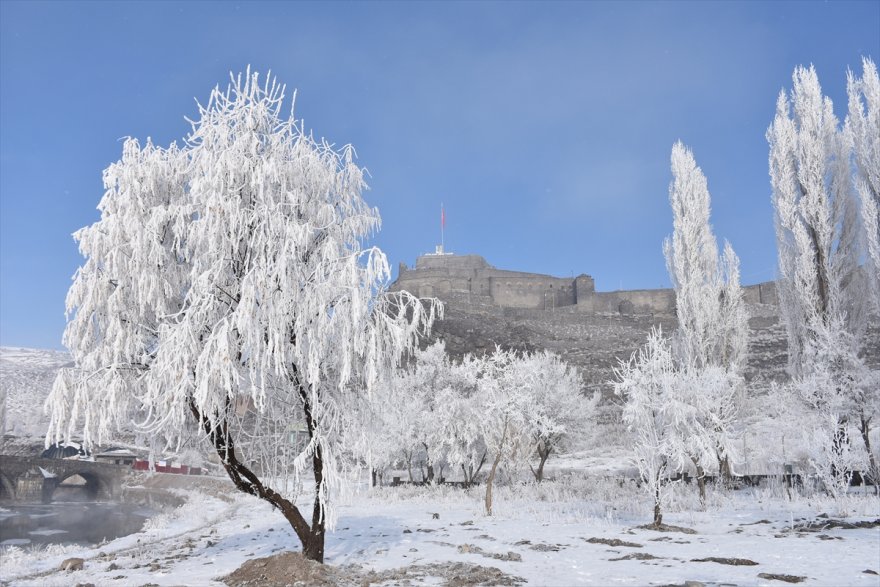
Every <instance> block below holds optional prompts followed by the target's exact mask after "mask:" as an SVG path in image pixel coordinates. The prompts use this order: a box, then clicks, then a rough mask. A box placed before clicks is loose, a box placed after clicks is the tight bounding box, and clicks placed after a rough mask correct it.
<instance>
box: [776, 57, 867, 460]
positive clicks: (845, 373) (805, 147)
mask: <svg viewBox="0 0 880 587" xmlns="http://www.w3.org/2000/svg"><path fill="white" fill-rule="evenodd" d="M866 75H867V77H868V78H869V80H870V71H868V72H867V74H866ZM792 79H793V87H792V91H791V94H790V95H788V94H787V93H786V92H785V91H782V92H781V93H780V95H779V99H778V100H777V106H776V116H775V118H774V120H773V124H772V125H771V126H770V128H769V130H768V131H767V139H768V141H769V143H770V179H771V185H772V188H773V206H774V209H775V220H776V240H777V247H778V253H779V279H778V280H777V289H778V293H779V306H780V313H781V315H782V318H783V320H784V322H785V325H786V329H787V332H788V353H789V370H790V372H791V375H792V377H793V379H794V383H795V387H796V389H797V390H798V391H799V393H800V396H801V398H802V399H803V400H804V402H805V403H806V404H807V405H808V406H809V407H810V408H811V410H812V413H813V414H814V415H815V416H816V426H818V427H821V426H824V425H826V424H827V422H835V424H834V425H835V426H836V429H835V430H834V431H833V432H832V433H831V436H832V437H833V438H834V439H835V440H834V441H833V442H832V449H833V450H835V451H836V452H837V453H838V454H842V451H843V443H845V442H847V441H846V439H847V438H848V431H847V429H846V428H847V426H848V425H849V423H850V422H851V421H852V420H853V419H856V420H862V421H863V422H865V417H866V414H868V413H869V412H871V413H873V411H875V410H876V390H873V391H872V389H871V388H872V387H874V385H873V384H871V374H870V372H869V371H868V370H867V369H866V368H865V365H864V361H863V359H862V358H861V356H860V351H861V348H862V345H863V344H864V343H865V340H864V336H863V335H864V331H865V325H866V319H865V318H866V316H865V310H866V309H867V306H868V304H867V302H868V299H867V295H866V292H867V291H868V289H869V288H867V287H866V285H865V283H864V274H865V269H867V270H868V272H870V264H869V265H868V266H867V267H865V268H864V269H863V268H860V261H861V259H862V248H861V236H862V234H861V233H862V231H861V225H860V221H859V209H858V205H857V201H856V197H855V194H854V189H853V182H852V164H851V144H852V143H851V138H853V136H854V137H855V141H856V143H858V144H860V145H864V144H865V141H867V144H868V145H870V144H871V143H870V141H871V140H872V139H873V140H874V141H875V142H874V143H873V145H876V144H877V143H876V139H875V138H874V137H870V136H867V135H866V136H864V137H862V136H861V133H862V131H863V130H864V132H865V133H867V134H870V133H871V129H870V128H866V129H863V128H862V126H863V123H864V125H870V124H871V123H870V122H868V121H867V120H863V119H862V118H860V114H861V113H860V110H859V104H858V102H859V100H858V95H857V94H858V92H856V91H855V90H856V87H855V86H854V85H853V84H851V86H850V108H851V117H850V120H849V122H848V126H849V129H848V130H847V129H846V128H844V129H843V130H841V129H840V128H839V124H838V120H837V118H836V117H835V115H834V111H833V107H832V103H831V100H830V99H828V98H827V97H825V96H823V95H822V88H821V86H820V85H819V79H818V76H817V75H816V71H815V69H814V68H812V67H810V68H809V69H805V68H803V67H798V68H797V69H795V71H794V74H793V76H792ZM857 86H858V88H862V87H863V86H862V84H861V83H859V84H857ZM864 87H865V88H867V91H868V92H869V93H870V91H871V89H870V81H869V82H867V83H866V85H865V86H864ZM854 92H855V94H856V95H854ZM868 101H869V112H870V99H869V100H868ZM868 118H870V115H869V116H868ZM871 148H872V147H870V146H868V147H867V152H861V153H856V157H855V159H856V163H857V165H858V166H859V170H860V172H859V175H858V178H857V179H858V184H859V186H860V187H859V189H860V191H864V189H867V190H868V191H869V192H870V189H871V188H870V185H866V182H869V181H870V179H866V177H867V178H870V176H872V175H876V173H877V169H876V167H872V165H876V159H873V160H872V156H871V153H870V150H871ZM860 149H862V147H857V150H860ZM872 161H873V162H872ZM868 195H870V193H869V194H868ZM869 205H870V202H869ZM868 277H869V278H871V276H870V275H868ZM868 418H869V417H868ZM869 419H870V418H869ZM864 439H865V442H866V445H867V444H869V443H868V435H867V434H865V435H864ZM867 448H868V453H869V454H870V447H867ZM813 460H814V463H819V462H826V463H833V462H835V461H836V460H837V459H833V458H832V459H818V458H816V459H813ZM817 466H818V465H817ZM826 473H827V472H826ZM826 473H823V474H826ZM837 473H840V471H837ZM826 476H830V477H834V476H835V474H834V471H832V472H830V473H827V474H826Z"/></svg>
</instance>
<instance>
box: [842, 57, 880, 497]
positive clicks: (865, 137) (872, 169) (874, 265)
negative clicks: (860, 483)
mask: <svg viewBox="0 0 880 587" xmlns="http://www.w3.org/2000/svg"><path fill="white" fill-rule="evenodd" d="M847 94H848V96H849V113H848V115H847V118H846V124H845V129H846V132H847V133H848V134H849V138H850V140H851V141H852V147H853V160H854V162H855V167H856V179H855V186H856V191H857V192H858V194H859V197H860V199H861V204H862V206H861V212H862V214H861V216H862V226H863V228H864V231H863V233H864V238H865V263H864V267H863V273H864V275H865V277H866V280H867V282H868V283H867V285H868V288H869V290H870V292H871V295H870V297H871V305H872V309H873V311H874V314H875V316H880V77H878V75H877V66H876V65H875V64H874V62H873V61H872V60H871V59H868V58H863V59H862V77H861V78H859V79H856V78H855V76H854V75H853V73H852V72H848V73H847ZM867 377H868V378H869V381H868V382H867V384H866V387H867V389H868V390H872V391H869V392H868V395H869V397H867V398H865V400H867V401H862V402H859V404H860V405H859V406H858V407H859V410H858V418H859V432H860V434H861V436H862V441H863V442H864V443H865V449H866V450H867V452H868V459H869V466H870V470H871V474H872V476H873V477H874V483H875V489H877V483H878V480H880V467H878V463H877V459H876V457H875V455H874V451H873V450H872V449H871V439H870V436H871V435H870V432H871V422H872V420H873V419H874V417H875V416H876V415H877V411H878V410H880V405H878V404H880V396H878V394H880V391H878V390H880V382H878V381H877V380H878V379H880V373H878V372H877V371H876V370H874V371H873V372H871V373H868V374H867ZM871 380H873V382H872V381H871Z"/></svg>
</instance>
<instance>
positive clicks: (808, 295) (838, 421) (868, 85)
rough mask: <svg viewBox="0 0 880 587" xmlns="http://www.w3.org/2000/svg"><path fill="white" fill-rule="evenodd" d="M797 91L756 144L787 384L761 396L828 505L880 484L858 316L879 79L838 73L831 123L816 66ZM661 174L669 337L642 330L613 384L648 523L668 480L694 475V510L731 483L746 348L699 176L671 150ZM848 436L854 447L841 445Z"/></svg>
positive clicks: (743, 320) (869, 260)
mask: <svg viewBox="0 0 880 587" xmlns="http://www.w3.org/2000/svg"><path fill="white" fill-rule="evenodd" d="M793 81H794V87H793V89H792V92H791V94H790V95H789V94H788V93H786V92H785V91H783V92H782V93H781V94H780V96H779V100H778V101H777V111H776V117H775V119H774V121H773V124H772V125H771V126H770V129H769V130H768V132H767V138H768V141H769V143H770V177H771V185H772V188H773V206H774V210H775V224H776V234H777V244H778V249H779V279H778V280H777V282H776V285H777V292H778V297H779V308H780V313H781V316H782V319H783V322H784V323H785V327H786V332H787V335H788V359H789V372H790V375H791V383H790V384H788V385H785V386H776V387H775V388H774V389H773V390H772V394H773V396H774V397H773V400H774V401H775V402H776V403H777V405H778V407H779V409H778V411H780V412H785V413H787V414H788V415H789V418H790V419H792V420H794V421H796V422H797V423H798V427H799V429H800V434H802V436H803V438H802V439H801V440H802V443H803V446H804V447H805V448H806V449H807V452H808V458H809V463H810V465H811V468H812V469H813V472H814V473H815V474H816V475H817V476H818V477H819V478H820V479H821V480H822V482H823V484H824V486H825V487H826V488H827V489H828V491H829V492H831V493H832V494H834V495H838V494H840V493H841V492H842V491H845V488H846V487H847V486H848V483H849V474H850V472H851V471H852V470H854V469H862V470H865V469H867V470H869V471H870V472H871V474H872V476H873V478H874V479H880V476H878V470H877V463H876V460H875V457H874V454H873V452H872V450H871V444H870V430H871V422H872V419H873V418H874V416H875V415H876V412H877V410H878V396H877V393H878V388H880V376H878V371H877V370H876V369H875V370H872V369H870V368H868V366H867V365H866V364H865V362H864V351H865V348H866V347H865V345H867V344H869V342H868V340H867V339H866V337H865V328H866V324H867V316H868V314H869V313H870V312H871V311H872V309H873V311H875V312H877V311H880V296H878V292H880V264H878V256H877V251H878V250H880V246H878V243H880V216H878V214H880V82H878V76H877V68H876V66H875V65H874V63H873V62H872V61H870V60H868V59H865V60H864V62H863V75H862V77H861V78H856V77H855V76H854V75H853V74H852V73H850V74H849V76H848V94H849V112H848V115H847V117H846V120H845V121H844V123H843V124H842V125H841V124H839V122H838V120H837V118H836V117H835V116H834V113H833V109H832V104H831V101H830V100H829V99H828V98H827V97H824V96H823V95H822V92H821V87H820V85H819V80H818V77H817V75H816V72H815V70H814V69H813V68H810V69H805V68H802V67H799V68H797V69H796V70H795V72H794V76H793ZM672 174H673V181H672V183H671V185H670V189H669V200H670V204H671V206H672V211H673V217H674V231H673V236H672V238H671V239H670V240H667V242H666V243H665V246H664V252H665V255H666V261H667V266H668V268H669V274H670V276H671V278H672V282H673V285H674V288H675V293H676V313H677V317H678V328H677V330H676V331H675V332H674V333H673V334H672V336H671V337H670V338H664V337H663V334H662V332H660V331H659V330H657V331H654V332H652V334H651V335H650V336H649V338H648V341H647V344H646V345H645V347H644V348H642V349H641V350H640V351H638V352H637V353H636V354H634V355H633V357H632V358H631V359H630V360H629V361H628V362H624V363H622V364H621V367H620V369H619V370H618V373H617V375H618V378H617V381H616V383H615V391H616V393H617V394H619V395H620V396H622V397H623V398H625V400H626V403H625V407H624V409H623V419H624V421H625V422H626V424H627V425H628V426H629V428H630V429H631V430H632V431H633V433H634V439H635V440H634V444H635V462H636V464H637V465H638V467H639V471H640V473H641V475H642V477H643V479H644V480H645V482H646V486H647V488H648V489H649V491H650V492H651V495H652V498H653V501H654V523H655V524H657V525H659V524H661V523H662V507H661V506H662V503H663V498H664V492H665V490H666V482H667V480H668V478H669V477H670V475H671V474H672V473H680V472H682V471H683V470H685V469H686V468H690V467H691V466H692V467H693V468H694V469H695V470H696V473H697V478H698V480H699V481H700V493H701V497H703V498H705V488H704V483H703V482H702V480H703V477H704V474H705V472H706V471H707V470H708V469H710V468H711V469H714V470H716V471H718V473H719V474H720V475H721V476H722V477H723V476H725V475H729V474H730V463H731V461H732V460H735V444H734V443H733V442H732V441H733V440H734V438H735V437H736V435H737V434H738V433H740V432H741V430H742V425H743V422H742V419H741V415H742V413H741V410H742V407H743V406H744V402H743V401H742V399H743V397H742V395H743V393H744V383H743V378H742V369H743V363H744V360H745V351H746V346H747V342H748V339H747V336H748V324H747V315H746V312H745V309H744V306H743V298H742V289H741V287H740V284H739V268H738V265H739V263H738V260H737V257H736V255H735V253H734V252H733V249H732V248H731V247H730V245H729V244H727V243H726V244H725V246H724V252H723V254H721V255H719V253H718V248H717V244H716V239H715V236H714V235H713V234H712V231H711V225H710V223H709V208H710V197H709V192H708V189H707V183H706V178H705V176H704V175H703V173H702V172H701V170H700V169H699V167H697V165H696V163H695V161H694V158H693V155H692V154H691V152H690V151H689V150H688V149H687V148H686V147H684V146H683V145H682V144H680V143H678V144H676V145H675V146H674V147H673V149H672ZM872 306H873V307H872ZM875 344H876V343H875ZM853 424H855V428H856V429H857V430H858V431H859V433H860V436H861V439H862V441H863V444H864V450H860V449H859V448H858V447H855V446H853V445H852V443H851V440H852V439H851V436H852V434H851V432H852V430H853V428H854V427H853Z"/></svg>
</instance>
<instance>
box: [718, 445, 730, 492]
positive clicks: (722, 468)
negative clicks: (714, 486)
mask: <svg viewBox="0 0 880 587" xmlns="http://www.w3.org/2000/svg"><path fill="white" fill-rule="evenodd" d="M718 476H719V477H720V478H721V482H722V483H723V484H724V486H725V487H730V486H731V485H732V482H733V471H732V470H731V469H730V457H729V456H728V455H726V454H724V455H722V454H721V453H720V452H719V453H718Z"/></svg>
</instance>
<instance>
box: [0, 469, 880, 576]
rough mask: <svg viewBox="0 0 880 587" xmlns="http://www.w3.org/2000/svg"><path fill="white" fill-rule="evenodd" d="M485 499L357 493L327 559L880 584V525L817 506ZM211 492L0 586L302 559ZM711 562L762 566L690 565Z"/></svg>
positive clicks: (526, 491) (862, 514)
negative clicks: (658, 517)
mask: <svg viewBox="0 0 880 587" xmlns="http://www.w3.org/2000/svg"><path fill="white" fill-rule="evenodd" d="M587 489H590V493H589V494H582V497H578V495H577V494H578V493H579V492H583V491H585V490H587ZM480 492H481V488H474V489H472V490H470V491H469V492H464V491H461V490H458V489H455V488H450V487H442V488H416V487H402V488H384V489H379V490H376V491H375V492H373V493H372V494H367V493H364V494H361V495H357V496H355V497H354V498H352V499H351V500H350V502H349V503H348V504H347V505H344V506H342V507H341V508H340V514H341V515H340V520H339V525H338V528H337V529H336V531H334V532H332V533H330V534H328V537H327V549H326V553H327V562H328V564H330V565H334V566H336V567H346V569H343V571H346V570H347V571H348V572H349V573H351V574H352V576H357V577H359V578H360V580H364V579H363V577H365V576H366V577H369V575H366V573H367V572H368V571H370V570H373V571H378V572H380V573H377V574H375V575H373V577H374V578H379V577H382V576H383V575H382V574H381V572H382V571H389V570H394V569H401V568H406V567H410V568H412V569H420V572H422V573H423V574H421V575H418V576H419V577H420V580H419V581H417V582H419V583H422V582H434V583H439V584H443V583H444V582H445V580H447V579H448V577H446V578H444V576H443V573H444V572H447V571H445V570H444V569H447V570H448V569H453V568H454V565H453V563H467V564H471V565H480V566H482V567H496V568H497V569H499V570H500V571H501V572H502V573H503V576H506V577H510V578H511V580H515V578H517V577H519V578H522V579H523V580H524V581H525V582H527V583H528V584H530V585H608V584H611V583H613V584H620V585H649V584H657V585H666V584H681V583H683V582H684V581H701V582H703V583H707V584H717V583H732V584H736V585H741V586H742V585H765V584H767V585H770V584H779V583H777V582H776V581H774V580H773V579H767V578H762V577H761V576H760V575H761V574H765V575H791V576H799V577H805V579H804V582H803V583H802V584H805V585H878V584H880V576H878V575H875V574H871V573H868V572H865V571H872V572H874V573H876V572H880V564H878V562H877V552H880V529H878V527H876V526H875V527H872V528H840V527H828V528H825V529H821V527H819V526H817V527H815V528H813V529H806V528H805V526H806V525H807V524H808V523H812V522H816V521H819V522H820V523H822V524H826V525H827V524H828V520H829V519H827V518H817V516H818V515H819V514H822V513H826V512H827V514H829V515H830V516H831V518H830V519H834V516H835V514H837V513H838V512H837V511H835V510H834V509H833V507H834V506H833V505H832V502H830V501H825V500H824V499H821V498H819V499H816V498H811V499H806V498H798V497H796V498H795V500H794V501H788V500H787V499H785V498H784V497H782V496H780V495H778V494H776V493H775V492H772V491H767V490H763V491H762V490H759V491H757V492H754V493H745V492H743V493H739V492H734V493H731V494H727V493H717V494H716V493H711V492H710V503H709V506H708V508H707V511H705V512H691V511H686V509H687V508H690V506H691V505H692V504H691V503H690V494H691V493H692V492H693V491H692V488H688V489H687V490H686V491H683V492H682V495H681V499H680V501H679V504H680V505H679V507H678V508H676V509H678V510H680V511H677V512H674V513H669V514H667V515H666V516H665V517H664V521H666V522H667V523H669V524H673V525H676V526H684V527H687V528H691V529H693V530H695V532H696V533H694V534H688V533H682V532H656V531H653V530H648V529H643V528H639V526H641V525H643V524H645V523H647V522H648V521H650V518H649V515H648V512H647V511H646V510H647V508H646V507H643V506H644V504H643V503H641V501H634V500H633V499H632V498H633V497H634V496H636V495H638V494H635V493H631V492H630V491H628V490H627V488H622V489H620V490H619V491H616V490H615V489H614V487H613V485H611V484H601V483H600V484H593V485H590V484H581V483H574V484H567V483H547V484H544V486H542V487H540V488H534V487H533V486H520V487H512V488H507V487H505V488H501V489H500V490H499V491H498V493H497V494H496V499H497V501H496V515H495V516H493V517H492V518H487V517H485V516H484V515H483V513H482V504H481V502H480ZM211 493H214V495H210V494H206V493H201V492H190V493H187V494H186V495H187V497H188V498H189V501H188V502H187V504H186V505H184V506H182V507H181V508H179V509H177V510H174V511H172V512H169V513H166V514H163V515H161V516H159V517H157V518H155V519H153V520H151V521H150V522H148V524H147V526H146V527H145V531H144V532H142V533H141V534H137V535H131V536H128V537H125V538H121V539H119V540H116V541H113V542H111V543H108V544H104V545H102V546H100V547H96V548H93V549H82V548H78V549H64V550H63V552H62V551H61V549H58V551H54V550H51V549H50V550H49V551H46V552H28V551H26V550H19V551H11V554H10V553H7V555H4V557H3V564H2V579H3V581H6V582H9V583H10V584H12V585H22V586H25V585H27V586H37V585H39V586H43V585H48V586H51V585H58V586H61V585H74V584H76V583H94V584H96V585H102V586H103V585H108V586H113V585H119V586H123V585H124V586H128V585H143V584H147V583H152V584H157V585H195V586H203V585H214V586H216V585H220V584H221V583H220V579H221V578H222V577H224V576H226V575H228V574H229V573H231V572H232V571H234V570H235V569H237V568H238V567H239V566H241V565H242V564H243V563H245V562H246V561H248V560H252V559H255V558H259V557H265V556H269V555H272V554H277V553H280V552H283V551H287V550H299V546H298V542H297V540H296V537H295V536H294V534H293V532H292V531H291V529H290V528H289V527H288V526H287V524H286V522H285V520H284V519H283V517H282V516H281V515H280V514H279V513H278V512H273V511H272V509H271V508H270V507H269V506H268V505H266V504H264V503H263V502H261V501H259V500H257V499H255V498H252V497H248V496H245V495H241V494H238V493H235V492H230V493H229V494H228V495H223V494H222V493H216V492H211ZM846 505H847V510H848V513H849V514H850V515H849V516H848V517H846V518H845V519H844V521H845V522H846V523H848V524H854V523H856V522H859V521H865V520H876V519H877V518H878V517H880V501H878V500H877V498H876V497H873V496H865V495H856V496H852V498H851V499H850V500H849V501H848V502H847V504H846ZM643 510H644V511H643ZM435 514H436V517H435ZM831 526H834V524H831ZM618 541H619V542H618ZM68 557H81V558H84V559H86V562H85V568H84V569H83V570H82V571H74V572H72V573H62V572H58V571H55V570H54V569H57V568H58V565H59V564H60V563H61V561H62V560H64V559H65V558H68ZM713 558H714V559H718V560H722V561H723V559H742V560H741V561H739V562H743V561H752V562H754V563H756V564H754V565H751V564H740V565H730V564H724V562H717V561H712V560H708V561H705V562H697V561H695V560H694V559H713ZM727 562H730V561H727ZM437 563H439V564H437ZM426 569H427V571H426ZM424 572H427V575H426V574H424ZM432 573H433V574H432ZM392 575H393V573H392ZM386 576H389V575H386ZM431 577H434V578H433V579H431ZM293 580H294V579H293V578H291V581H293ZM386 584H394V581H393V580H392V581H391V582H390V583H386Z"/></svg>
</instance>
